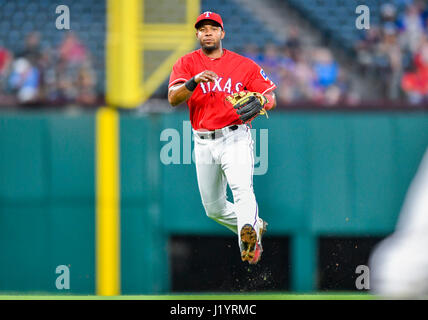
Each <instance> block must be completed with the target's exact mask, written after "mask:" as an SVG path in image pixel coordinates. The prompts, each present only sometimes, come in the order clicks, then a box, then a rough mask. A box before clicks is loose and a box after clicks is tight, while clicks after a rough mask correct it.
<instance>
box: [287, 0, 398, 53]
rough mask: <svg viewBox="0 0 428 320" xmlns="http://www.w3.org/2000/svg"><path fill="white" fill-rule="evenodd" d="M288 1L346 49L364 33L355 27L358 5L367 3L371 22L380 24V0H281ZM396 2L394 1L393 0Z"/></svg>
mask: <svg viewBox="0 0 428 320" xmlns="http://www.w3.org/2000/svg"><path fill="white" fill-rule="evenodd" d="M280 1H286V2H288V3H289V4H290V5H291V6H292V7H294V8H296V9H297V10H298V11H300V12H301V13H302V14H303V15H304V16H305V17H307V18H308V20H310V21H311V22H312V23H313V25H315V26H316V27H317V28H318V29H319V30H321V31H323V32H324V34H325V35H326V36H328V37H329V38H330V39H332V40H333V41H335V42H336V43H338V44H340V45H342V46H343V47H344V48H345V49H351V48H352V47H353V45H354V43H355V41H356V40H358V39H359V38H360V37H361V35H362V34H363V32H364V31H363V30H358V29H357V28H356V27H355V19H356V18H357V16H358V15H357V14H356V13H355V9H356V7H357V6H358V5H367V6H368V7H369V9H370V24H371V25H372V24H374V25H375V24H378V23H379V20H380V10H379V7H380V5H381V2H380V1H378V0H362V1H358V2H357V1H348V0H305V1H300V0H280ZM391 2H394V1H391Z"/></svg>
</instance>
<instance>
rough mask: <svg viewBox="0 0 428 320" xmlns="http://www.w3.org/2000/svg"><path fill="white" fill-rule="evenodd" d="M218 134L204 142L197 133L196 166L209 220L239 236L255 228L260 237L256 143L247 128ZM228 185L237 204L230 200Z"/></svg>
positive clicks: (220, 131)
mask: <svg viewBox="0 0 428 320" xmlns="http://www.w3.org/2000/svg"><path fill="white" fill-rule="evenodd" d="M229 128H230V127H225V128H223V129H220V130H216V134H222V136H221V137H218V138H216V139H202V138H201V137H200V136H199V135H198V133H199V132H200V131H195V130H193V132H194V135H193V136H194V141H195V148H194V150H195V165H196V173H197V179H198V186H199V192H200V194H201V199H202V204H203V206H204V208H205V212H206V214H207V216H208V217H210V218H212V219H213V220H215V221H216V222H218V223H220V224H222V225H224V226H226V227H227V228H229V229H230V230H232V231H233V232H235V233H237V234H238V241H239V243H240V232H238V230H241V228H242V227H243V226H244V225H245V224H251V225H252V226H253V227H254V228H255V229H256V231H257V236H259V234H258V233H259V229H260V225H259V224H260V223H261V222H260V221H259V215H258V206H257V202H256V197H255V195H254V190H253V171H254V153H253V152H254V151H253V144H254V142H253V139H252V137H251V132H250V130H249V128H248V126H247V125H239V126H238V129H236V130H235V131H229ZM201 133H204V132H201ZM227 184H229V186H230V189H231V191H232V194H233V201H234V202H233V203H232V202H230V201H229V200H228V199H227V195H226V190H227Z"/></svg>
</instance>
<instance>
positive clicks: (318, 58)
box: [243, 27, 357, 106]
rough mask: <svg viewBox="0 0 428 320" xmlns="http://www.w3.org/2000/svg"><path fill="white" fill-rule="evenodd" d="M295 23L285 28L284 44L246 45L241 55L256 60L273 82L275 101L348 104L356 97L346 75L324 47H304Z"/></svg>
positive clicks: (353, 101)
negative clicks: (286, 31)
mask: <svg viewBox="0 0 428 320" xmlns="http://www.w3.org/2000/svg"><path fill="white" fill-rule="evenodd" d="M299 33H300V31H299V29H298V28H297V27H293V28H291V29H290V30H289V33H288V37H287V41H286V43H285V45H283V46H278V45H275V44H268V45H267V46H265V47H264V48H263V49H260V48H258V47H257V46H256V45H254V44H250V45H248V46H247V47H246V48H245V50H244V52H243V55H244V56H246V57H249V58H251V59H252V60H254V61H255V62H256V63H257V64H259V65H260V66H261V67H262V68H263V69H264V71H265V72H266V74H267V75H268V77H269V78H270V79H271V80H272V81H273V82H274V83H275V84H276V85H277V87H278V88H277V90H276V91H275V93H276V95H277V99H278V102H279V103H282V104H287V103H296V102H297V103H299V102H304V103H310V104H316V105H318V104H319V105H326V106H330V105H336V104H338V103H346V104H352V103H355V102H356V101H357V97H356V96H355V94H354V93H353V91H352V90H351V88H350V81H349V78H348V75H347V74H346V72H344V70H343V69H342V68H340V67H339V63H338V62H337V61H336V60H335V58H334V56H333V54H332V52H331V50H330V49H329V48H327V47H315V48H314V47H308V46H305V45H303V44H302V43H301V37H300V34H299Z"/></svg>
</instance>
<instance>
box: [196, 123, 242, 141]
mask: <svg viewBox="0 0 428 320" xmlns="http://www.w3.org/2000/svg"><path fill="white" fill-rule="evenodd" d="M238 128H239V127H238V125H236V124H235V125H233V126H230V127H226V128H223V129H219V130H214V131H210V132H196V134H197V135H198V137H199V138H201V139H211V140H214V139H218V138H221V137H223V135H224V132H223V130H224V129H226V130H227V131H235V130H236V129H238Z"/></svg>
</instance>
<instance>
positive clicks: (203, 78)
mask: <svg viewBox="0 0 428 320" xmlns="http://www.w3.org/2000/svg"><path fill="white" fill-rule="evenodd" d="M217 78H218V76H217V75H216V74H215V72H213V71H210V70H205V71H202V72H201V73H198V74H197V75H196V76H195V82H196V83H200V82H213V81H214V80H215V79H217Z"/></svg>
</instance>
